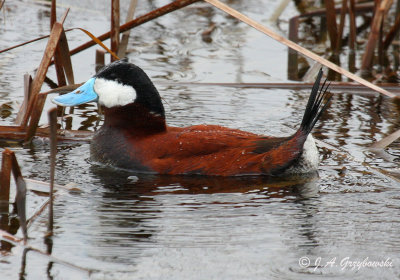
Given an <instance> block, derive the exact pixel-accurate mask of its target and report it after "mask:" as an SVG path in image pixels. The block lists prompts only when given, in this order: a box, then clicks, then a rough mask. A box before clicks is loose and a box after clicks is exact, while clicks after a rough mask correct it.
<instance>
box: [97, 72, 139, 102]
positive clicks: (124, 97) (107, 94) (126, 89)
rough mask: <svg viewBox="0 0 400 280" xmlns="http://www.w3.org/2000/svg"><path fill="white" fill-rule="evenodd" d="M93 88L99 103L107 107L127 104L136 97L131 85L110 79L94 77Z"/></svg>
mask: <svg viewBox="0 0 400 280" xmlns="http://www.w3.org/2000/svg"><path fill="white" fill-rule="evenodd" d="M93 89H94V91H95V92H96V93H97V95H98V96H99V103H100V105H103V106H106V107H107V108H112V107H116V106H124V105H128V104H129V103H132V102H134V101H135V99H136V91H135V89H134V88H133V87H131V86H126V85H123V84H120V83H118V82H116V81H112V80H106V79H102V78H96V80H95V82H94V86H93Z"/></svg>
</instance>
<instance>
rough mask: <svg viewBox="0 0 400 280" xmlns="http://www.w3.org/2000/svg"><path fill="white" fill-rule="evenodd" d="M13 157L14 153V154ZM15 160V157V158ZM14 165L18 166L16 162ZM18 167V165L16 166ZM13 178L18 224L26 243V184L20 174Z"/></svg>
mask: <svg viewBox="0 0 400 280" xmlns="http://www.w3.org/2000/svg"><path fill="white" fill-rule="evenodd" d="M14 159H15V155H14ZM15 162H16V159H15ZM15 166H18V164H16V165H15ZM18 169H19V167H18ZM14 178H15V183H16V186H17V194H16V195H15V205H16V206H17V213H18V218H19V225H20V226H21V230H22V235H23V237H24V242H25V243H26V242H27V240H28V230H27V223H26V184H25V181H24V179H23V178H22V175H20V176H18V177H16V176H15V175H14Z"/></svg>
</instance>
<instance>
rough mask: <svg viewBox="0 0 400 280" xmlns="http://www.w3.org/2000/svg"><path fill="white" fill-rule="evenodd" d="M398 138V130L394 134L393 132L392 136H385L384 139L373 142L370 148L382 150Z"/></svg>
mask: <svg viewBox="0 0 400 280" xmlns="http://www.w3.org/2000/svg"><path fill="white" fill-rule="evenodd" d="M399 138H400V130H397V131H396V132H393V133H392V134H390V135H388V136H386V137H385V138H383V139H381V140H379V141H378V142H375V143H374V144H373V145H372V146H371V148H372V149H384V148H386V147H387V146H389V145H390V144H392V143H393V142H394V141H396V140H397V139H399Z"/></svg>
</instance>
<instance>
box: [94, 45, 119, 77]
mask: <svg viewBox="0 0 400 280" xmlns="http://www.w3.org/2000/svg"><path fill="white" fill-rule="evenodd" d="M105 54H106V53H105V51H103V50H96V63H95V71H96V73H97V72H99V70H100V69H101V68H103V67H104V64H105ZM118 56H119V54H118Z"/></svg>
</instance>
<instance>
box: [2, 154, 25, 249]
mask: <svg viewBox="0 0 400 280" xmlns="http://www.w3.org/2000/svg"><path fill="white" fill-rule="evenodd" d="M11 172H12V174H13V176H14V180H15V184H16V187H17V192H16V196H15V205H16V207H17V213H18V217H19V222H20V226H21V229H22V234H23V236H24V241H25V242H26V240H27V238H28V235H27V227H26V185H25V181H24V179H23V177H22V174H21V169H20V168H19V165H18V161H17V158H16V157H15V154H14V152H13V151H11V150H9V149H5V150H4V151H3V158H2V166H1V179H0V180H1V181H0V183H1V184H0V200H3V201H4V202H7V203H4V204H3V205H6V207H4V209H1V211H2V212H8V203H9V200H10V179H11Z"/></svg>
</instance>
